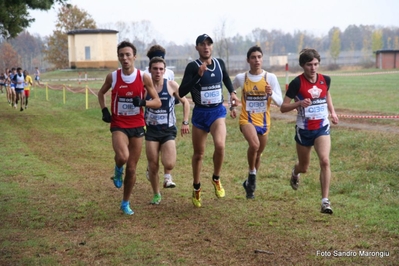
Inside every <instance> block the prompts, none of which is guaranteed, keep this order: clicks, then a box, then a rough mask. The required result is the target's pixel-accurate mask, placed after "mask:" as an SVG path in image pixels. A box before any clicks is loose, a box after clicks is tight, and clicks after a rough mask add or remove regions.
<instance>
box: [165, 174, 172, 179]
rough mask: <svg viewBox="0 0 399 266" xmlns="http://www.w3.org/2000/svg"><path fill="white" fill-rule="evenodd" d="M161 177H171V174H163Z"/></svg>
mask: <svg viewBox="0 0 399 266" xmlns="http://www.w3.org/2000/svg"><path fill="white" fill-rule="evenodd" d="M163 178H164V179H171V178H172V176H171V175H170V174H164V175H163Z"/></svg>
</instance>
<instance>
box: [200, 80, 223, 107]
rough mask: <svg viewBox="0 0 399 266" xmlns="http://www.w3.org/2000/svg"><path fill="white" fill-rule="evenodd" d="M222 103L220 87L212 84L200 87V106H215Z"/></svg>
mask: <svg viewBox="0 0 399 266" xmlns="http://www.w3.org/2000/svg"><path fill="white" fill-rule="evenodd" d="M221 102H222V85H221V84H220V83H219V84H214V85H210V86H206V87H201V104H204V105H206V104H217V103H221Z"/></svg>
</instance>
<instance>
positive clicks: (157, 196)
mask: <svg viewBox="0 0 399 266" xmlns="http://www.w3.org/2000/svg"><path fill="white" fill-rule="evenodd" d="M161 200H162V197H161V194H155V195H154V197H153V198H152V200H151V202H150V203H151V204H153V205H158V204H159V203H161Z"/></svg>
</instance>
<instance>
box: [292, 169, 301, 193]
mask: <svg viewBox="0 0 399 266" xmlns="http://www.w3.org/2000/svg"><path fill="white" fill-rule="evenodd" d="M300 175H301V174H297V175H296V176H295V174H294V169H292V173H291V180H290V184H291V187H292V189H293V190H297V189H298V187H299V176H300Z"/></svg>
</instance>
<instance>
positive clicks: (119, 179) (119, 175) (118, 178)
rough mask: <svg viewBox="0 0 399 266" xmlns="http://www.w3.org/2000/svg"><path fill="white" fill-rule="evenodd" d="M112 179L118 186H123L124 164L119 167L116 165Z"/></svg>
mask: <svg viewBox="0 0 399 266" xmlns="http://www.w3.org/2000/svg"><path fill="white" fill-rule="evenodd" d="M111 179H112V180H113V181H114V185H115V187H116V188H121V187H122V185H123V166H122V167H121V168H119V167H118V166H116V165H115V174H114V176H113V177H111Z"/></svg>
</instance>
